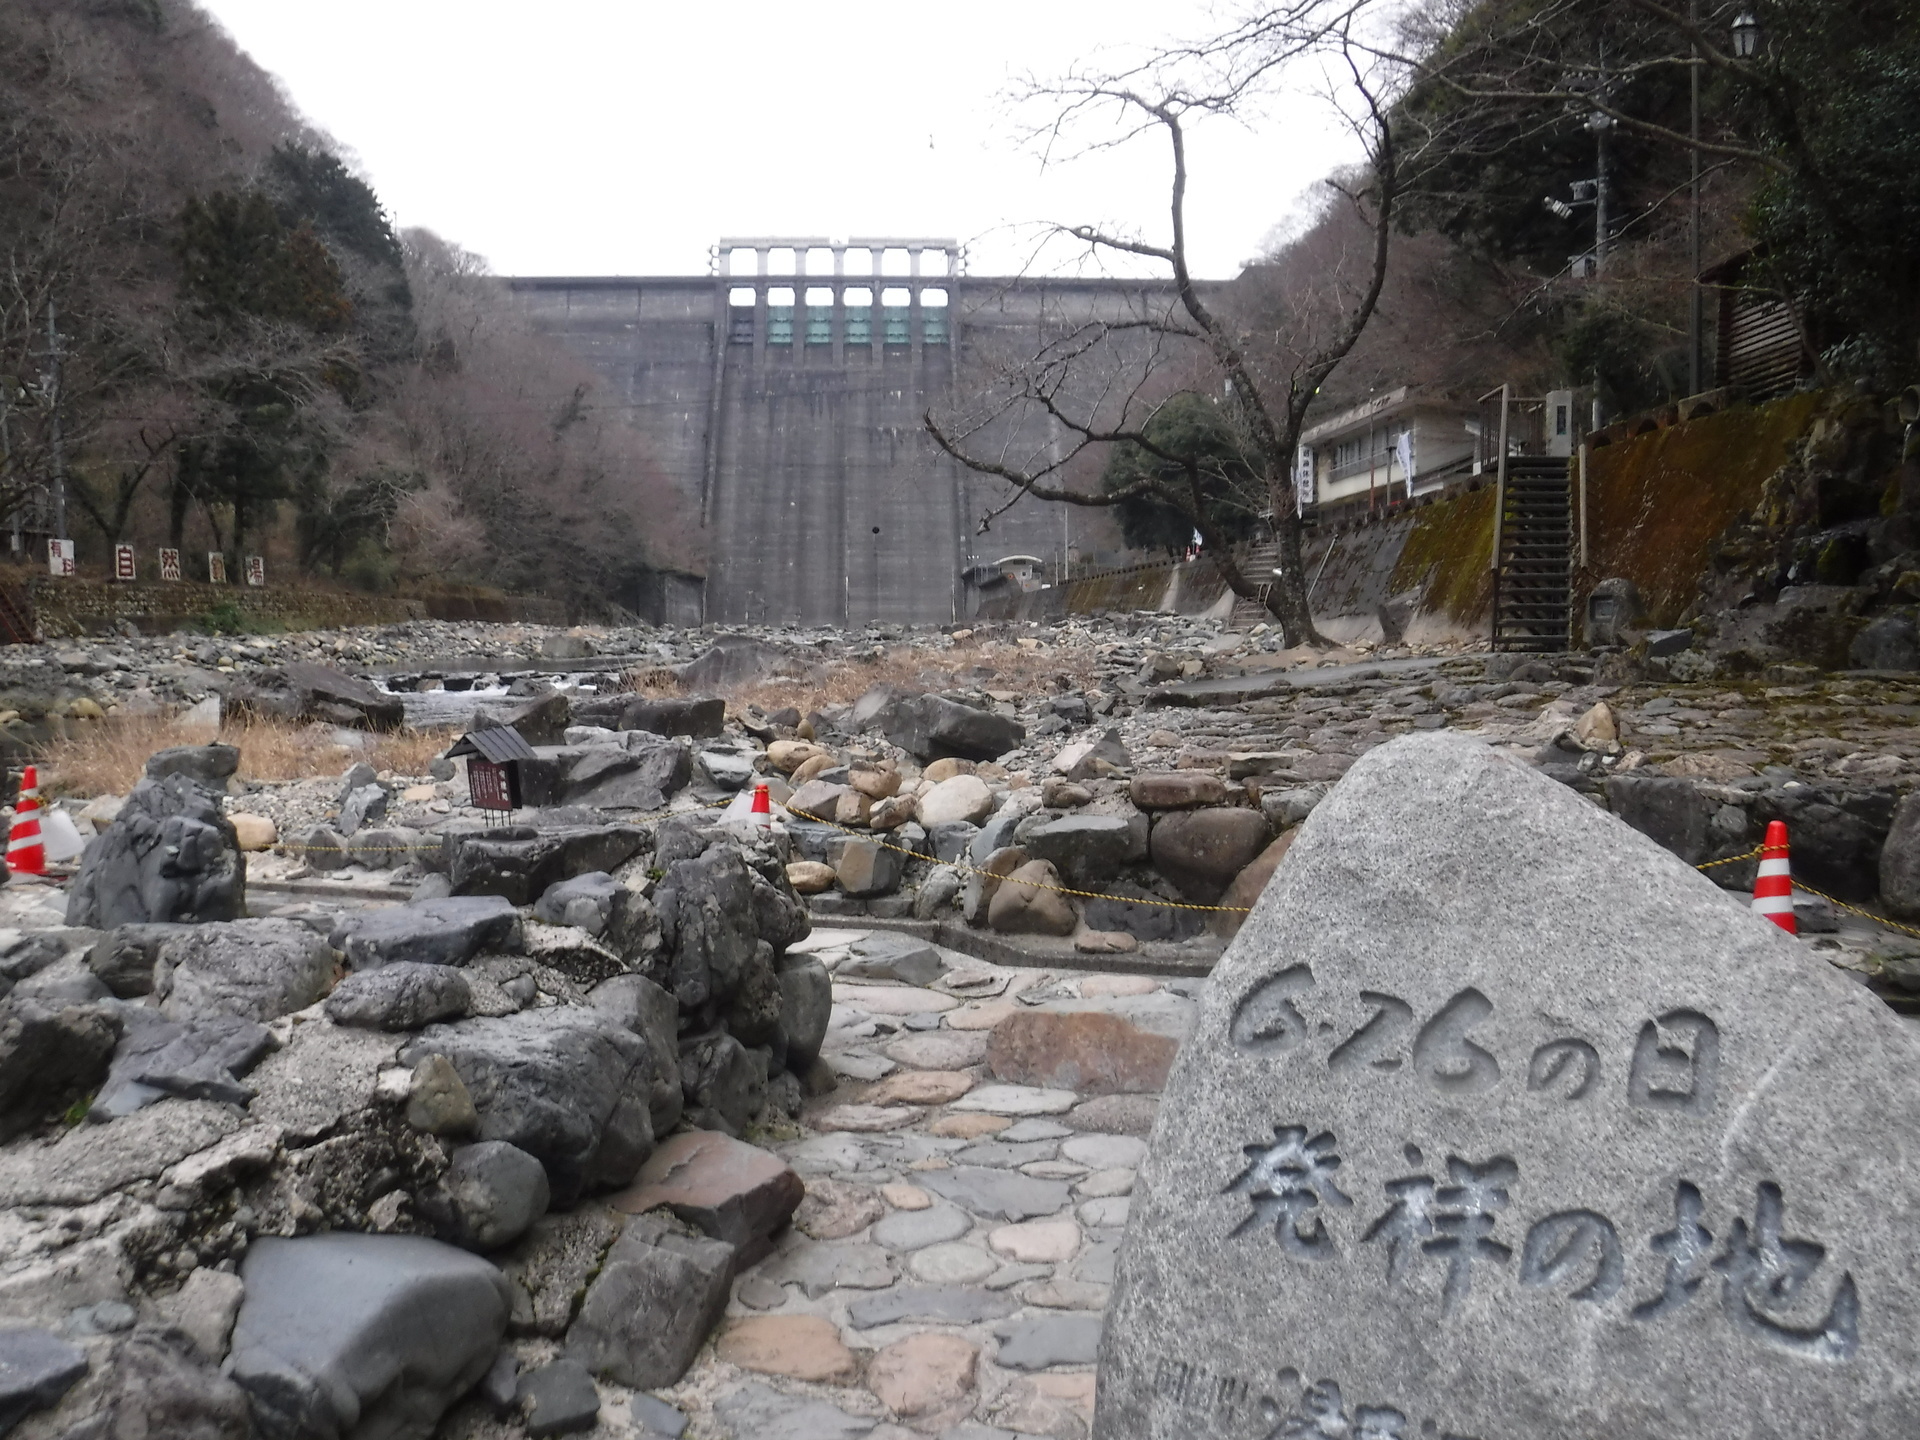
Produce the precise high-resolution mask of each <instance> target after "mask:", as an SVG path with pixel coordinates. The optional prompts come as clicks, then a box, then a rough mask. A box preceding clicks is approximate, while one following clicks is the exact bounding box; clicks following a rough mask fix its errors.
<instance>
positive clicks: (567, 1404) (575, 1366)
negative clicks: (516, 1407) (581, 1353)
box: [515, 1359, 600, 1440]
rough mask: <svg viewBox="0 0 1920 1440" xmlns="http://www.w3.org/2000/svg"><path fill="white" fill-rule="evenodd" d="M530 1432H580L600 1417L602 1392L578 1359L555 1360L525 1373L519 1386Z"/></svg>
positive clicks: (554, 1433) (538, 1435) (553, 1433)
mask: <svg viewBox="0 0 1920 1440" xmlns="http://www.w3.org/2000/svg"><path fill="white" fill-rule="evenodd" d="M515 1393H516V1395H517V1396H518V1398H519V1401H520V1405H521V1409H522V1410H523V1411H524V1412H525V1414H526V1421H527V1434H529V1435H531V1436H533V1437H534V1440H540V1437H541V1436H545V1435H576V1434H578V1433H580V1432H581V1431H583V1430H591V1429H593V1427H594V1426H595V1425H596V1424H598V1423H599V1420H600V1392H599V1391H598V1390H596V1389H595V1388H594V1385H593V1376H591V1375H589V1374H588V1373H587V1369H586V1367H585V1366H584V1365H582V1364H580V1363H579V1361H577V1360H564V1359H563V1360H552V1361H549V1362H548V1363H547V1364H545V1365H541V1366H539V1367H537V1368H536V1369H533V1370H529V1371H527V1372H526V1373H525V1374H524V1375H522V1376H521V1377H520V1379H519V1381H518V1383H517V1385H516V1387H515Z"/></svg>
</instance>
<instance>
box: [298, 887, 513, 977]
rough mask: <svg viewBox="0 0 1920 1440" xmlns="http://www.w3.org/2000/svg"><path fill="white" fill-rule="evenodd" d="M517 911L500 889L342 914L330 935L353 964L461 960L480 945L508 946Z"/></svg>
mask: <svg viewBox="0 0 1920 1440" xmlns="http://www.w3.org/2000/svg"><path fill="white" fill-rule="evenodd" d="M519 934H520V913H519V911H517V910H515V909H514V908H513V902H512V901H510V900H508V899H506V898H504V897H503V896H499V895H457V896H449V897H448V898H446V899H444V900H420V901H415V902H414V903H412V904H408V905H395V906H392V907H391V908H389V909H386V910H363V911H360V912H358V913H354V914H348V915H343V916H342V917H341V918H340V922H339V923H338V924H337V925H335V926H334V929H333V935H332V936H331V941H332V944H333V946H334V948H335V949H337V950H340V951H343V952H344V953H345V954H346V957H347V963H348V964H349V965H351V966H352V967H353V968H354V969H355V970H372V969H377V968H378V967H380V966H382V965H392V964H395V963H396V962H399V961H407V962H410V963H413V964H417V965H464V964H466V963H467V961H469V960H471V959H472V958H473V957H474V956H476V955H478V954H481V953H482V952H484V951H501V950H512V949H514V948H516V943H517V940H518V937H519Z"/></svg>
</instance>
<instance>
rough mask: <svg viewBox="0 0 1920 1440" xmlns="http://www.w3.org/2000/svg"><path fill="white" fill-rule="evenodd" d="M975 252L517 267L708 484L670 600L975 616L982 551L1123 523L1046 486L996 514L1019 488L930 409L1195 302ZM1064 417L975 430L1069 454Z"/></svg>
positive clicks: (740, 255) (814, 617)
mask: <svg viewBox="0 0 1920 1440" xmlns="http://www.w3.org/2000/svg"><path fill="white" fill-rule="evenodd" d="M963 270H964V266H963V264H962V261H961V250H960V247H959V245H958V244H957V243H956V242H954V241H952V240H939V239H891V238H889V239H871V240H858V239H856V240H846V241H829V240H820V239H808V238H800V239H794V238H767V239H729V240H723V241H722V242H721V243H720V245H719V246H718V247H717V249H716V251H715V255H714V265H713V273H711V274H708V275H702V276H659V277H649V276H640V277H629V276H606V277H552V278H516V279H512V280H509V281H508V282H507V283H508V285H509V286H510V287H511V290H512V292H513V294H514V295H515V297H516V302H517V304H518V305H519V306H520V307H521V309H522V310H523V312H524V313H525V314H526V315H528V316H529V317H530V318H531V320H532V321H533V322H534V323H535V324H537V325H538V326H539V327H540V328H541V329H542V330H543V331H544V332H545V333H548V334H550V335H552V336H554V337H555V338H557V339H559V340H561V341H562V342H563V343H564V344H565V345H566V346H567V347H568V348H569V349H571V350H572V351H573V352H574V353H576V354H577V355H579V356H581V357H582V358H583V359H585V360H586V361H588V362H589V363H590V364H591V365H592V366H593V368H594V369H595V370H596V371H597V372H598V374H599V375H601V376H602V377H603V378H604V380H605V382H606V386H607V391H608V393H607V394H606V395H605V396H604V397H603V401H602V403H603V404H606V405H609V406H612V407H615V408H620V409H624V410H625V411H626V413H627V414H628V415H629V416H630V417H631V423H632V424H633V425H634V426H635V427H636V428H637V429H639V430H640V431H641V432H642V433H643V434H644V435H645V436H646V437H647V438H648V440H649V442H650V444H651V447H652V449H653V452H654V455H655V457H656V459H657V461H658V463H659V464H660V465H661V466H662V467H663V468H664V469H665V470H666V471H667V473H668V474H669V475H670V476H672V477H673V479H674V480H675V481H676V482H678V484H679V485H680V486H681V487H682V489H683V492H684V493H685V494H686V495H687V496H688V497H689V502H690V503H694V502H696V501H697V504H698V507H699V513H700V521H701V526H702V529H703V533H704V536H705V538H706V541H707V545H708V554H709V560H708V573H707V579H706V584H705V587H704V595H703V596H702V595H698V594H696V593H694V592H693V591H692V589H691V588H689V589H685V590H683V591H682V592H681V593H680V600H679V603H678V604H676V605H673V606H672V607H671V608H672V610H673V611H674V613H673V614H672V616H671V618H673V619H675V620H677V621H680V622H686V621H688V620H698V619H701V618H704V619H706V620H709V621H713V622H722V623H727V622H731V623H746V622H751V623H756V624H767V623H773V624H778V623H780V622H782V621H795V622H801V623H810V624H818V623H831V624H860V623H864V622H867V621H891V622H897V623H909V624H911V623H919V624H929V623H942V622H952V621H956V620H964V619H965V618H966V601H965V596H966V586H965V583H964V578H963V577H964V576H965V574H966V572H967V571H968V570H969V569H970V568H972V567H974V566H978V565H983V564H984V565H990V564H992V563H993V562H995V561H997V560H999V559H1000V558H1002V557H1004V556H1008V555H1014V554H1024V555H1033V556H1039V557H1041V558H1043V559H1053V558H1055V557H1057V556H1059V555H1060V554H1062V552H1063V551H1085V552H1091V551H1094V550H1101V549H1112V548H1115V547H1116V546H1117V540H1116V538H1115V536H1116V531H1115V529H1114V527H1113V525H1112V522H1111V520H1110V519H1109V518H1108V516H1107V514H1106V512H1104V511H1100V510H1089V509H1086V508H1085V507H1079V506H1066V505H1054V504H1046V503H1043V502H1038V501H1034V500H1032V499H1023V500H1021V502H1020V503H1019V504H1018V505H1016V506H1014V507H1013V508H1012V509H1011V510H1009V511H1008V512H1007V513H1005V514H1004V515H1001V516H999V517H997V518H996V519H994V520H993V522H992V528H991V530H990V531H989V532H988V533H986V534H980V533H978V532H979V526H980V520H981V517H982V515H983V514H985V513H986V512H987V511H988V510H990V509H993V508H995V507H996V506H997V505H999V504H1000V503H1003V502H1004V501H1005V500H1006V499H1007V498H1008V497H1009V495H1010V494H1011V490H1010V487H1009V486H1008V485H1007V484H1006V483H1005V482H1004V481H1000V480H997V479H995V478H993V477H991V476H984V475H979V474H975V473H973V472H971V471H969V470H967V469H966V467H964V466H962V465H960V464H959V463H958V462H956V461H954V460H952V459H950V458H949V457H947V456H946V455H945V454H943V453H942V452H941V451H940V449H939V447H938V446H937V445H935V443H934V442H933V440H932V438H931V437H930V436H929V435H928V434H927V433H926V429H925V426H924V424H923V420H922V417H923V416H924V415H925V414H926V412H927V411H928V410H932V411H934V412H935V414H936V415H939V414H946V413H950V412H951V411H953V410H954V409H955V407H956V406H962V405H964V404H965V403H966V402H967V401H968V400H969V399H970V398H971V397H973V396H976V395H978V394H980V393H982V392H984V391H986V390H988V389H990V388H991V387H992V386H993V384H994V382H995V377H996V376H998V375H1000V374H1002V373H1004V370H1005V368H1006V367H1008V366H1009V365H1013V364H1017V363H1018V361H1019V360H1021V359H1023V358H1025V357H1028V356H1031V355H1032V354H1034V353H1035V352H1036V351H1037V350H1039V349H1040V347H1041V346H1042V345H1043V344H1045V343H1046V342H1047V340H1049V339H1057V338H1059V337H1060V336H1062V335H1065V334H1071V333H1073V332H1074V331H1075V330H1077V329H1079V328H1080V327H1082V326H1087V325H1097V324H1099V323H1100V322H1102V321H1116V320H1127V319H1137V318H1139V317H1140V316H1141V315H1142V314H1146V313H1154V314H1165V313H1166V312H1167V310H1168V309H1169V308H1170V307H1171V306H1173V305H1174V304H1176V303H1177V301H1176V300H1175V297H1174V295H1173V291H1172V286H1171V284H1170V283H1168V282H1162V281H1150V280H1126V279H1043V278H1029V277H1015V278H1004V277H1003V278H984V277H976V276H971V275H967V274H964V273H963ZM783 272H784V273H783ZM1143 353H1144V352H1143ZM1123 368H1124V366H1123ZM1057 430H1058V427H1057V426H1056V425H1055V424H1054V422H1052V421H1051V420H1050V419H1049V418H1048V417H1046V416H1045V415H1044V414H1040V413H1037V412H1032V411H1028V412H1022V413H1014V414H1009V415H1007V416H1003V417H1002V418H1000V419H999V420H998V421H996V422H995V423H993V424H991V425H989V426H987V427H986V428H984V429H982V430H981V431H980V432H978V434H977V435H976V436H975V438H974V442H973V443H974V444H975V445H976V446H977V447H978V452H979V453H983V454H988V455H1004V456H1007V457H1009V459H1017V458H1024V457H1030V456H1034V455H1044V454H1048V453H1051V454H1053V455H1055V456H1057V455H1059V454H1060V453H1062V451H1061V449H1060V448H1058V447H1062V446H1064V445H1066V444H1067V443H1068V438H1067V436H1066V433H1065V432H1064V431H1058V433H1056V431H1057ZM1050 447H1053V448H1051V449H1050ZM1083 483H1084V482H1083ZM696 605H698V606H699V610H698V612H695V606H696Z"/></svg>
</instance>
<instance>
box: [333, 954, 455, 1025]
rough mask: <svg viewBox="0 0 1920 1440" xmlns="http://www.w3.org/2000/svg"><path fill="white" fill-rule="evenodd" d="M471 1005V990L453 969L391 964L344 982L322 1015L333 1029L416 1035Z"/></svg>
mask: <svg viewBox="0 0 1920 1440" xmlns="http://www.w3.org/2000/svg"><path fill="white" fill-rule="evenodd" d="M472 1002H473V988H472V986H471V985H470V984H469V983H468V981H467V976H466V972H465V971H463V970H461V969H459V968H458V967H457V966H453V965H417V964H415V963H414V962H413V961H411V960H396V961H394V962H393V963H392V964H390V965H380V966H377V967H375V968H374V969H371V970H360V971H357V972H355V973H354V974H352V975H349V976H347V978H346V979H344V980H342V981H341V982H340V983H339V984H338V985H336V986H334V987H333V993H332V994H331V995H329V996H327V1001H326V1012H327V1018H328V1019H329V1020H331V1021H333V1023H334V1024H336V1025H360V1026H364V1027H365V1028H367V1029H369V1030H418V1029H420V1028H421V1027H422V1026H423V1025H431V1024H432V1023H433V1022H434V1021H436V1020H450V1019H455V1018H458V1017H459V1016H461V1015H464V1014H466V1013H467V1006H468V1005H470V1004H471V1003H472Z"/></svg>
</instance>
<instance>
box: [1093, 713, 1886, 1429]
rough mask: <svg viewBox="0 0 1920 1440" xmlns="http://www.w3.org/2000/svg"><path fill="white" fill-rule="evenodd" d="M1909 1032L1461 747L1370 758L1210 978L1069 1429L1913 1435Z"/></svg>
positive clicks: (1534, 782) (1686, 873) (1731, 913)
mask: <svg viewBox="0 0 1920 1440" xmlns="http://www.w3.org/2000/svg"><path fill="white" fill-rule="evenodd" d="M1916 1115H1920V1034H1916V1032H1915V1031H1913V1030H1912V1029H1910V1028H1909V1027H1908V1026H1907V1024H1906V1022H1904V1021H1902V1020H1900V1019H1899V1018H1898V1017H1896V1016H1895V1015H1894V1014H1892V1013H1891V1012H1890V1011H1888V1010H1887V1009H1886V1008H1885V1007H1883V1006H1882V1005H1881V1003H1880V1002H1879V1001H1878V1000H1876V999H1875V998H1874V997H1873V996H1872V995H1871V994H1869V993H1868V992H1867V991H1866V990H1865V989H1864V988H1862V987H1860V986H1859V985H1857V984H1856V983H1854V982H1853V981H1852V980H1850V979H1849V978H1847V977H1846V976H1844V975H1843V974H1841V973H1840V972H1838V971H1836V970H1833V969H1831V968H1829V967H1828V965H1827V964H1826V963H1825V962H1824V961H1823V960H1821V959H1820V958H1819V957H1818V956H1817V955H1815V954H1812V953H1810V952H1808V951H1806V950H1804V949H1801V948H1799V947H1798V946H1796V945H1795V944H1794V943H1793V942H1792V941H1790V940H1788V939H1787V938H1786V937H1785V936H1783V935H1782V934H1781V933H1780V932H1779V931H1778V930H1776V929H1775V928H1774V927H1773V926H1772V925H1770V924H1768V923H1767V922H1765V921H1763V920H1761V919H1759V918H1758V917H1756V916H1754V915H1752V914H1750V913H1749V912H1747V911H1746V910H1745V908H1744V907H1743V906H1742V905H1741V903H1740V902H1738V901H1737V900H1735V899H1733V898H1730V897H1729V896H1727V895H1726V894H1725V893H1724V892H1722V891H1721V890H1719V889H1718V888H1717V887H1715V886H1714V885H1713V884H1712V883H1711V882H1709V881H1708V880H1706V879H1704V878H1702V877H1701V876H1700V875H1698V874H1697V873H1695V872H1694V871H1692V870H1690V869H1689V868H1687V867H1686V866H1685V865H1683V864H1681V863H1680V862H1679V861H1677V860H1675V859H1674V858H1673V857H1672V856H1671V855H1669V854H1667V853H1666V852H1665V851H1664V850H1661V849H1660V848H1659V847H1658V846H1656V845H1654V844H1653V843H1652V842H1651V841H1649V840H1647V839H1645V838H1644V837H1643V836H1641V835H1639V834H1637V833H1635V832H1634V831H1632V830H1630V829H1628V828H1627V827H1626V826H1625V825H1623V824H1620V823H1619V822H1618V821H1616V820H1614V819H1612V818H1611V817H1610V816H1608V815H1606V814H1604V813H1603V812H1601V811H1600V810H1598V809H1597V808H1595V807H1594V806H1593V804H1592V803H1591V802H1589V801H1587V800H1584V799H1582V798H1581V797H1580V796H1578V795H1576V794H1575V793H1574V792H1573V791H1571V790H1568V789H1565V788H1563V787H1562V786H1560V785H1558V784H1556V783H1554V782H1553V781H1551V780H1548V779H1546V778H1545V777H1543V776H1541V775H1540V774H1538V773H1537V772H1535V771H1532V770H1529V769H1526V768H1524V767H1522V766H1520V765H1518V764H1516V763H1514V762H1512V761H1510V760H1508V759H1505V758H1503V757H1501V756H1499V755H1496V754H1495V753H1494V752H1493V751H1492V750H1490V749H1488V748H1487V747H1485V746H1484V745H1481V744H1480V743H1479V742H1477V741H1474V740H1470V739H1467V738H1465V737H1461V736H1457V735H1447V734H1432V735H1419V736H1412V737H1408V738H1407V739H1404V740H1400V741H1397V742H1395V743H1393V744H1390V745H1386V746H1383V747H1381V748H1380V749H1377V750H1375V751H1373V752H1372V753H1370V754H1368V755H1367V756H1365V757H1364V758H1363V759H1361V760H1360V762H1359V763H1358V764H1356V765H1355V766H1354V767H1353V769H1352V770H1351V771H1350V772H1349V774H1348V775H1347V777H1346V779H1345V780H1344V781H1343V782H1342V783H1341V784H1340V785H1339V786H1338V788H1336V789H1335V790H1334V792H1333V793H1332V794H1331V795H1330V796H1329V797H1328V798H1327V800H1326V801H1325V802H1323V803H1322V804H1321V805H1320V806H1319V808H1318V809H1316V810H1315V811H1314V813H1313V816H1312V818H1311V819H1309V820H1308V821H1307V822H1306V824H1305V826H1304V827H1303V829H1302V831H1301V834H1300V838H1299V840H1298V841H1297V842H1296V843H1295V845H1294V846H1293V849H1292V852H1291V853H1290V854H1289V855H1288V857H1287V859H1286V862H1285V863H1284V864H1283V865H1282V866H1281V867H1280V869H1279V871H1278V873H1277V875H1276V877H1275V879H1274V881H1273V883H1272V884H1271V885H1270V886H1269V887H1268V889H1267V891H1266V893H1265V895H1264V896H1263V897H1262V899H1261V900H1260V902H1259V905H1258V906H1257V908H1256V909H1255V911H1254V913H1253V915H1252V916H1251V917H1250V919H1249V920H1248V923H1247V924H1246V926H1245V928H1244V929H1242V930H1241V931H1240V934H1239V937H1238V938H1237V939H1236V940H1235V942H1234V944H1233V947H1232V948H1231V949H1230V950H1229V951H1228V952H1227V954H1226V956H1225V957H1224V959H1223V960H1222V961H1221V963H1220V965H1219V967H1218V968H1217V969H1216V970H1215V971H1214V974H1213V978H1212V981H1211V982H1210V984H1209V987H1208V991H1207V996H1206V999H1205V1002H1204V1004H1203V1006H1202V1010H1201V1016H1200V1021H1199V1025H1198V1027H1197V1030H1196V1032H1195V1034H1194V1035H1193V1037H1192V1038H1191V1039H1190V1040H1189V1041H1188V1042H1187V1044H1186V1046H1185V1047H1184V1048H1183V1050H1182V1051H1181V1054H1180V1058H1179V1060H1178V1062H1177V1064H1176V1066H1175V1068H1174V1072H1173V1075H1172V1078H1171V1080H1170V1082H1169V1085H1168V1088H1167V1092H1166V1097H1165V1100H1164V1102H1163V1103H1162V1105H1161V1107H1160V1115H1159V1121H1158V1124H1157V1125H1156V1127H1155V1131H1154V1139H1153V1146H1152V1153H1151V1156H1150V1158H1149V1159H1148V1161H1147V1162H1146V1165H1145V1166H1144V1168H1143V1169H1142V1171H1141V1175H1140V1184H1139V1186H1138V1187H1137V1188H1136V1190H1135V1191H1134V1196H1133V1212H1132V1222H1131V1225H1130V1226H1129V1229H1128V1232H1127V1237H1126V1242H1125V1245H1124V1246H1123V1249H1122V1252H1121V1258H1120V1266H1119V1274H1118V1280H1117V1285H1116V1289H1115V1293H1114V1302H1113V1306H1112V1309H1111V1310H1110V1312H1109V1318H1108V1322H1107V1327H1106V1332H1105V1336H1104V1339H1103V1342H1102V1346H1101V1369H1100V1383H1099V1398H1098V1403H1097V1410H1096V1418H1095V1422H1094V1435H1095V1440H1186V1437H1193V1436H1206V1437H1209V1440H1214V1437H1218V1440H1322V1437H1325V1440H1335V1437H1338V1440H1736V1437H1737V1440H1753V1437H1775V1436H1777V1437H1783V1440H1784V1437H1794V1440H1806V1437H1813V1436H1819V1437H1822V1440H1850V1437H1853V1440H1866V1437H1870V1436H1871V1437H1890V1436H1896V1435H1916V1434H1920V1122H1916V1120H1915V1116H1916Z"/></svg>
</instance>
